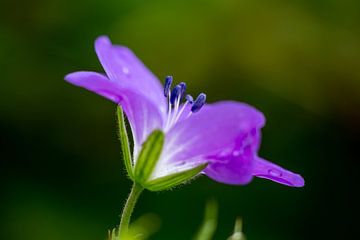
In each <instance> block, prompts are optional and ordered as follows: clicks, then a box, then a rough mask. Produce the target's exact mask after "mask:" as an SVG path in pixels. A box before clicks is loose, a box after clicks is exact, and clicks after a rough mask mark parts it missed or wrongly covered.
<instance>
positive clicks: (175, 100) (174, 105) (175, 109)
mask: <svg viewBox="0 0 360 240" xmlns="http://www.w3.org/2000/svg"><path fill="white" fill-rule="evenodd" d="M172 82H173V77H172V76H167V77H166V78H165V83H164V96H165V97H166V98H167V99H168V113H167V119H166V123H165V126H164V131H168V130H169V129H171V128H172V127H173V126H174V125H175V124H176V123H177V122H178V121H179V119H180V118H181V117H182V115H183V113H184V112H185V109H186V108H187V106H188V104H190V105H192V106H189V108H190V107H191V111H189V113H188V114H187V116H186V117H185V119H186V118H189V117H190V116H191V115H192V114H193V113H195V112H198V111H199V110H200V109H201V108H202V107H203V106H204V104H205V100H206V95H205V94H204V93H201V94H199V96H198V97H197V98H196V100H195V101H194V98H193V97H192V96H191V95H189V94H188V95H185V92H186V84H185V83H184V82H181V83H179V84H178V85H176V86H175V87H174V88H173V89H172V90H171V84H172ZM183 97H185V99H186V102H185V103H184V104H183V105H182V106H181V101H182V99H183Z"/></svg>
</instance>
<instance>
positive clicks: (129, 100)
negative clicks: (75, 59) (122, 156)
mask: <svg viewBox="0 0 360 240" xmlns="http://www.w3.org/2000/svg"><path fill="white" fill-rule="evenodd" d="M65 80H66V81H68V82H70V83H72V84H74V85H76V86H79V87H83V88H85V89H87V90H89V91H92V92H94V93H96V94H98V95H101V96H103V97H105V98H107V99H109V100H111V101H113V102H115V103H118V104H120V105H121V106H122V107H123V109H124V112H125V114H126V116H127V118H128V120H129V122H130V125H131V129H132V131H133V136H134V142H135V144H134V155H136V154H137V152H138V147H139V146H140V145H141V144H142V143H143V142H144V141H145V139H146V137H147V136H148V135H149V134H150V133H151V132H152V131H153V130H155V129H159V128H161V127H162V125H163V115H162V114H161V113H160V112H159V109H158V108H157V106H156V105H155V104H154V103H153V102H152V101H150V100H149V99H148V98H147V97H145V96H144V95H143V94H142V93H139V92H138V91H136V90H134V89H131V88H124V87H122V86H120V84H118V83H117V82H114V81H110V80H109V79H108V78H107V77H105V76H104V75H102V74H99V73H96V72H74V73H70V74H68V75H66V76H65Z"/></svg>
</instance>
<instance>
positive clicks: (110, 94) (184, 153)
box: [65, 36, 304, 187]
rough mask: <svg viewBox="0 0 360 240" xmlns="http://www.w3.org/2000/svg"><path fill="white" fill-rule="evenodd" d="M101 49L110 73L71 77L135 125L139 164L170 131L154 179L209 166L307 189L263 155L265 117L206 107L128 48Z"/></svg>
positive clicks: (230, 104)
mask: <svg viewBox="0 0 360 240" xmlns="http://www.w3.org/2000/svg"><path fill="white" fill-rule="evenodd" d="M95 50H96V53H97V55H98V58H99V60H100V62H101V64H102V66H103V68H104V70H105V72H106V74H102V73H96V72H86V71H80V72H74V73H71V74H68V75H67V76H66V77H65V79H66V80H67V81H68V82H70V83H72V84H74V85H77V86H80V87H83V88H86V89H88V90H90V91H92V92H95V93H97V94H99V95H101V96H103V97H105V98H107V99H109V100H111V101H113V102H115V103H117V104H119V105H121V107H122V108H123V109H124V112H125V114H126V116H127V118H128V120H129V122H130V125H131V129H132V133H133V139H134V150H133V161H134V164H135V161H136V159H137V157H138V155H139V152H140V150H141V146H142V144H143V143H144V141H145V140H146V139H147V137H148V136H149V135H150V134H151V133H152V132H153V131H154V130H155V129H160V130H162V131H163V132H164V133H165V143H164V146H163V149H162V152H161V155H160V158H159V160H158V162H157V164H156V166H155V169H154V171H153V172H152V175H151V179H157V178H159V177H163V176H167V175H170V174H173V173H177V172H181V171H184V170H187V169H191V168H194V167H196V166H199V165H201V164H204V163H207V164H208V165H207V166H206V168H205V169H204V170H203V172H202V173H203V174H205V175H207V176H208V177H210V178H212V179H213V180H215V181H218V182H222V183H226V184H247V183H249V182H250V181H251V179H252V178H253V176H256V177H260V178H266V179H270V180H272V181H275V182H278V183H281V184H284V185H288V186H292V187H302V186H304V180H303V178H302V177H301V176H300V175H299V174H295V173H292V172H290V171H288V170H285V169H284V168H282V167H280V166H277V165H275V164H273V163H271V162H269V161H267V160H265V159H262V158H261V157H259V156H258V154H257V153H258V149H259V146H260V140H261V132H260V130H261V128H262V127H263V126H264V124H265V117H264V115H263V114H262V113H261V112H260V111H258V110H257V109H255V108H254V107H252V106H249V105H247V104H245V103H240V102H235V101H220V102H217V103H212V104H205V99H206V95H205V94H203V93H202V94H200V95H199V96H198V97H197V98H196V99H195V100H194V99H193V98H192V97H191V96H190V95H186V96H185V91H186V85H185V83H180V84H178V85H176V86H175V87H173V88H172V89H171V84H172V81H173V79H172V77H171V76H169V77H167V78H166V80H165V87H163V86H162V85H161V83H160V82H159V80H158V79H157V78H156V77H155V76H154V75H153V74H152V73H151V72H150V71H149V70H148V69H147V68H146V67H145V65H144V64H143V63H142V62H141V61H140V60H139V59H138V58H137V57H136V56H135V55H134V53H133V52H132V51H131V50H129V49H128V48H126V47H123V46H118V45H112V43H111V42H110V40H109V39H108V38H107V37H105V36H102V37H99V38H98V39H97V40H96V41H95Z"/></svg>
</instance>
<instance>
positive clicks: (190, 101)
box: [185, 94, 194, 104]
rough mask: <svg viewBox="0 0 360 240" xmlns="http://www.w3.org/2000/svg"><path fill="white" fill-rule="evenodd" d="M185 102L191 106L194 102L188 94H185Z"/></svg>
mask: <svg viewBox="0 0 360 240" xmlns="http://www.w3.org/2000/svg"><path fill="white" fill-rule="evenodd" d="M185 99H186V101H188V102H189V103H190V104H193V102H194V98H193V97H192V96H191V95H190V94H187V95H186V97H185Z"/></svg>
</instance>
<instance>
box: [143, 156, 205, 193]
mask: <svg viewBox="0 0 360 240" xmlns="http://www.w3.org/2000/svg"><path fill="white" fill-rule="evenodd" d="M206 166H207V163H205V164H201V165H199V166H197V167H195V168H191V169H189V170H185V171H182V172H178V173H174V174H170V175H167V176H164V177H160V178H157V179H154V180H151V181H147V182H146V183H144V184H143V186H144V187H145V188H146V189H148V190H150V191H163V190H167V189H170V188H173V187H175V186H177V185H179V184H182V183H185V182H186V181H188V180H190V179H192V178H193V177H195V176H196V175H197V174H199V173H200V172H201V171H202V170H203V169H204V168H205V167H206Z"/></svg>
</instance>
